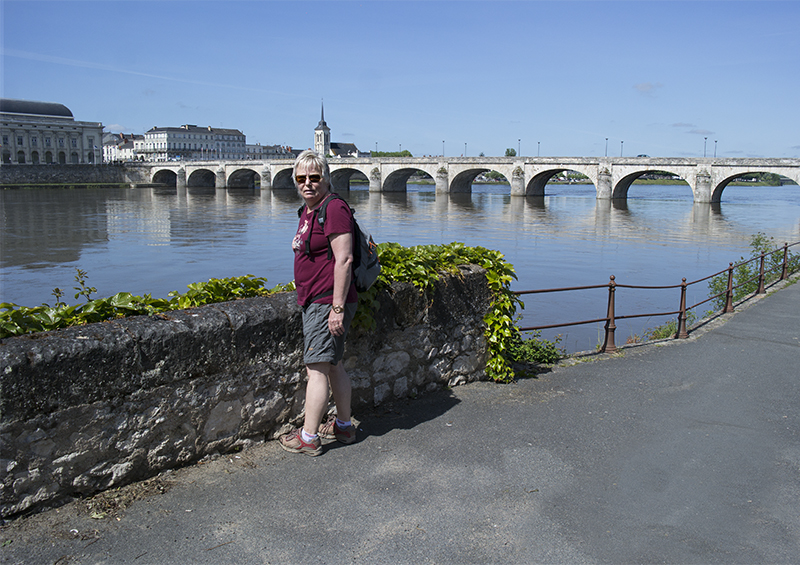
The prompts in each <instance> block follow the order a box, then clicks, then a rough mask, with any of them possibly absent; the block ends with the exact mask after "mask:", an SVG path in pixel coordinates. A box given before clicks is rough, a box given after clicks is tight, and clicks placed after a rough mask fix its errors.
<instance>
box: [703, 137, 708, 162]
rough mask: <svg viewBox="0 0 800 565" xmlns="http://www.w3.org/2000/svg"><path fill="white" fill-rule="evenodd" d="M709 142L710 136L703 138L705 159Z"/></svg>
mask: <svg viewBox="0 0 800 565" xmlns="http://www.w3.org/2000/svg"><path fill="white" fill-rule="evenodd" d="M707 143H708V136H706V137H704V138H703V159H705V158H706V144H707Z"/></svg>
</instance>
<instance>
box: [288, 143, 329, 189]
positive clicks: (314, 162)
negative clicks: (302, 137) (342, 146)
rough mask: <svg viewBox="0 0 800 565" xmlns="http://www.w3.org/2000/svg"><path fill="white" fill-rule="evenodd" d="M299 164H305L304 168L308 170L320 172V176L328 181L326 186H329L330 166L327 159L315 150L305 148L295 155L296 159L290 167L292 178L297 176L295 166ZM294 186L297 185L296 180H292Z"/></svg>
mask: <svg viewBox="0 0 800 565" xmlns="http://www.w3.org/2000/svg"><path fill="white" fill-rule="evenodd" d="M300 165H305V169H306V170H308V169H309V168H313V169H317V170H318V171H319V172H320V173H321V174H322V178H324V179H325V181H326V182H327V183H328V186H329V187H330V186H331V168H330V166H328V160H327V159H326V158H325V157H323V156H322V155H320V154H319V153H316V152H315V151H311V150H310V149H307V150H306V151H303V152H302V153H300V155H298V156H297V159H295V160H294V166H293V167H292V180H293V181H294V178H295V177H296V176H297V168H298V167H299V166H300ZM294 183H295V186H297V181H294Z"/></svg>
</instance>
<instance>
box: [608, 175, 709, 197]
mask: <svg viewBox="0 0 800 565" xmlns="http://www.w3.org/2000/svg"><path fill="white" fill-rule="evenodd" d="M654 173H670V174H671V175H673V178H675V179H680V180H682V181H683V182H684V183H685V184H686V186H688V187H689V188H690V189H691V190H692V194H694V189H692V186H691V185H690V184H689V183H688V182H686V179H684V178H683V177H681V175H679V174H678V173H677V172H673V171H669V170H666V169H645V170H640V171H636V172H634V173H630V174H627V175H625V176H624V177H622V178H621V179H619V180H618V181H617V182H616V183H615V184H614V190H613V192H612V194H611V198H613V199H624V198H627V197H628V190H630V187H631V185H632V184H633V183H634V182H635V181H636V180H638V179H640V178H642V177H643V176H645V175H647V174H654Z"/></svg>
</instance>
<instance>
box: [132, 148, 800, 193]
mask: <svg viewBox="0 0 800 565" xmlns="http://www.w3.org/2000/svg"><path fill="white" fill-rule="evenodd" d="M292 163H293V161H292V160H289V159H281V160H265V161H190V162H166V163H140V164H135V165H131V167H132V168H137V169H139V173H140V174H139V176H140V177H144V178H142V181H143V182H150V183H162V184H170V185H176V186H178V187H192V186H206V187H207V186H214V187H216V188H237V187H242V188H248V187H255V186H260V188H261V189H294V184H293V183H292V178H291V177H292ZM329 163H330V167H331V179H332V182H333V186H334V187H335V189H336V190H339V191H343V190H349V189H350V183H351V181H353V180H356V179H359V180H361V181H362V182H363V181H365V180H366V181H367V182H368V183H369V190H370V192H404V191H405V190H406V183H407V182H408V180H409V179H410V178H411V177H412V176H413V175H415V174H419V172H422V173H425V174H426V175H427V176H429V177H430V178H431V179H432V180H433V181H434V183H435V186H436V194H451V193H458V192H462V193H463V192H470V191H471V190H472V182H473V181H474V180H475V179H476V178H477V177H478V176H479V175H480V174H482V173H488V172H491V171H495V172H497V173H499V174H501V175H503V176H504V177H505V178H506V180H507V181H508V183H509V184H510V187H511V189H510V190H511V195H512V196H544V195H545V186H546V185H547V182H548V181H549V180H550V179H551V178H553V177H554V176H556V175H558V174H559V173H562V172H565V171H575V172H578V173H581V174H583V175H585V176H587V177H588V178H589V179H590V181H591V182H592V184H594V186H595V189H596V190H597V198H598V199H624V198H626V197H627V194H628V189H629V188H630V186H631V184H632V183H633V182H634V181H635V180H636V179H638V178H639V177H642V176H644V175H647V174H649V173H654V172H667V173H671V174H673V175H676V176H678V177H679V178H681V179H683V180H684V181H685V182H686V183H687V184H688V185H689V187H690V188H691V189H692V193H693V195H694V201H695V202H719V201H720V197H721V195H722V191H723V190H725V187H726V186H728V184H729V183H730V182H731V181H733V180H734V179H736V178H738V177H740V176H742V175H745V174H749V173H775V174H778V175H781V176H784V177H787V178H789V179H791V180H793V181H794V182H797V183H798V184H800V159H715V158H714V159H711V158H703V159H700V158H696V159H692V158H650V157H620V158H592V157H450V158H442V157H420V158H414V157H402V158H391V157H379V158H346V159H331V160H330V161H329ZM145 179H146V180H145Z"/></svg>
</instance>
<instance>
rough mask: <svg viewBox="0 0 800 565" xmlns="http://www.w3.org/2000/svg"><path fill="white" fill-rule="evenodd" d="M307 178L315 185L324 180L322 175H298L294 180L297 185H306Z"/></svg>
mask: <svg viewBox="0 0 800 565" xmlns="http://www.w3.org/2000/svg"><path fill="white" fill-rule="evenodd" d="M306 178H308V180H310V181H311V182H313V183H317V182H319V181H321V180H322V175H308V177H306V175H297V176H295V177H294V180H295V181H296V182H297V184H305V183H306Z"/></svg>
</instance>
